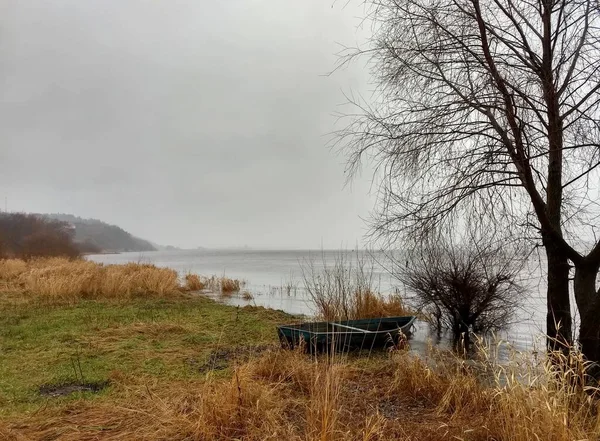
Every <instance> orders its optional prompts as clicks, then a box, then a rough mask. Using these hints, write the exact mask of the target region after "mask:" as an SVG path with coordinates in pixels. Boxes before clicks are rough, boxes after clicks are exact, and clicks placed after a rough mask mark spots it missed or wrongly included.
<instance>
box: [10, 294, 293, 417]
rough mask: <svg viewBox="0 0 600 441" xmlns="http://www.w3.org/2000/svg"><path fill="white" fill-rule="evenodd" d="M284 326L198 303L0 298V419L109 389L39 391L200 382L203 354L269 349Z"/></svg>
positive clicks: (267, 314)
mask: <svg viewBox="0 0 600 441" xmlns="http://www.w3.org/2000/svg"><path fill="white" fill-rule="evenodd" d="M291 319H292V317H291V316H289V315H287V314H284V313H282V312H277V311H272V310H265V309H263V308H252V307H247V308H235V307H230V306H225V305H221V304H218V303H215V302H213V301H211V300H208V299H206V298H202V297H186V298H181V299H175V300H164V299H136V300H129V301H126V302H106V301H81V302H79V303H76V304H73V305H53V306H52V305H51V306H49V305H42V304H37V305H36V304H19V305H17V304H14V303H12V302H7V301H2V300H1V299H0V417H2V416H10V415H13V414H17V413H24V412H30V411H34V410H36V409H38V408H40V407H41V406H44V405H54V404H61V403H64V402H68V401H70V400H73V399H79V398H82V397H84V398H90V399H98V398H101V397H102V396H110V394H111V392H112V389H113V388H111V387H109V388H108V389H106V390H105V391H104V392H102V393H101V394H90V393H77V394H73V395H70V396H68V397H62V398H48V397H44V396H41V395H40V394H39V392H38V389H39V387H40V386H42V385H44V384H60V383H65V382H72V381H76V380H78V379H79V380H80V379H81V377H83V380H84V381H86V382H90V381H103V380H107V379H108V380H110V379H113V378H120V377H121V376H127V377H128V378H129V379H130V381H135V380H136V379H138V380H143V381H147V380H151V379H152V377H155V378H156V380H157V381H158V380H160V381H169V380H180V379H194V378H198V379H201V378H204V377H205V376H206V370H203V369H201V366H203V365H204V364H206V363H207V360H208V359H209V354H210V353H211V351H214V350H218V349H223V348H232V347H236V346H245V345H257V344H270V343H272V344H276V343H277V337H276V332H275V325H276V324H278V323H283V322H286V321H290V320H291Z"/></svg>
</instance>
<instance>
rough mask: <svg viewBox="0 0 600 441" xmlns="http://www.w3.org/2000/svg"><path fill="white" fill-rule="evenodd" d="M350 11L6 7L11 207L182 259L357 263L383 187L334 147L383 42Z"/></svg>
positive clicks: (1, 47)
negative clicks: (225, 253) (105, 230)
mask: <svg viewBox="0 0 600 441" xmlns="http://www.w3.org/2000/svg"><path fill="white" fill-rule="evenodd" d="M360 3H361V2H356V3H352V2H351V3H347V2H338V1H336V0H326V1H322V0H303V1H291V0H231V1H227V2H211V1H206V0H200V1H199V0H174V1H168V2H167V1H144V0H130V1H126V2H123V1H118V0H86V1H81V0H57V1H51V2H42V1H37V0H18V1H17V0H5V1H3V2H1V4H0V143H1V144H2V149H1V150H0V201H1V202H2V203H1V204H0V206H1V207H2V208H3V206H4V201H5V197H6V198H7V205H8V209H9V210H10V211H29V212H38V213H39V212H63V213H65V212H66V213H72V214H75V215H79V216H82V217H95V218H99V219H101V220H104V221H107V222H109V223H114V224H117V225H119V226H121V227H123V228H125V229H126V230H128V231H130V232H132V233H133V234H135V235H138V236H141V237H143V238H146V239H149V240H152V241H154V242H157V243H160V244H165V245H166V244H170V245H176V246H180V247H196V246H208V247H224V246H244V245H248V246H254V247H269V248H318V247H320V246H325V247H330V248H333V247H339V246H349V247H351V246H354V245H355V244H356V243H358V242H360V241H361V239H362V237H363V234H364V232H365V227H364V222H363V221H362V220H361V218H360V217H361V216H362V217H366V216H368V213H369V210H370V209H371V208H372V206H373V198H372V197H371V196H369V184H370V182H369V176H368V175H369V173H365V176H364V177H363V178H359V179H358V180H357V181H356V182H355V183H354V185H353V187H352V188H344V182H345V177H344V164H343V163H344V159H343V158H341V157H340V156H337V155H335V154H334V153H333V152H331V151H330V150H329V149H328V148H327V145H328V142H329V141H328V139H329V136H328V135H329V134H330V133H331V132H332V131H333V130H335V128H336V126H335V121H336V119H335V117H334V116H333V115H334V113H336V112H338V111H340V110H341V109H342V107H340V106H341V105H342V104H343V103H345V102H346V98H345V97H344V94H345V93H356V94H365V93H366V94H368V92H369V86H368V80H367V78H368V72H367V69H366V68H365V66H363V65H355V66H351V67H350V68H348V69H344V70H341V71H339V72H337V73H336V74H335V75H333V76H326V74H327V73H329V72H330V71H332V70H333V69H334V67H335V64H336V60H337V58H336V55H335V54H336V53H338V52H339V51H340V49H341V45H347V46H353V45H356V44H357V43H358V44H360V43H361V42H362V41H364V39H365V35H367V33H368V30H364V29H362V28H360V26H359V25H360V22H361V16H363V15H364V14H363V12H364V11H363V9H362V6H361V4H360Z"/></svg>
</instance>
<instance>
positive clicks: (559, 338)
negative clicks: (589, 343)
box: [544, 240, 573, 352]
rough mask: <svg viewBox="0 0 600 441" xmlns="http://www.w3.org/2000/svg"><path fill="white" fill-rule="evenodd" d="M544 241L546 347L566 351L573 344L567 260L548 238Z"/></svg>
mask: <svg viewBox="0 0 600 441" xmlns="http://www.w3.org/2000/svg"><path fill="white" fill-rule="evenodd" d="M544 242H545V243H544V245H545V248H546V256H547V258H548V291H547V303H548V312H547V315H546V333H547V336H548V337H547V344H548V349H550V350H561V351H563V352H566V351H568V350H569V348H570V347H571V345H572V344H573V332H572V321H571V304H570V299H569V268H570V267H569V260H568V259H567V257H566V256H565V255H564V253H562V252H560V250H558V249H557V247H556V246H554V245H553V244H552V243H551V241H550V240H545V241H544Z"/></svg>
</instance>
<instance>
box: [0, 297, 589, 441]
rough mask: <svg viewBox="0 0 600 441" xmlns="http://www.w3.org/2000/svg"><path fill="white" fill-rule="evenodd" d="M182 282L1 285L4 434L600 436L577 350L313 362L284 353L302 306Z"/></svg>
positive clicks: (207, 439)
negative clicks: (554, 361)
mask: <svg viewBox="0 0 600 441" xmlns="http://www.w3.org/2000/svg"><path fill="white" fill-rule="evenodd" d="M183 291H184V289H181V287H180V288H178V289H177V290H175V291H173V293H171V294H165V293H163V294H161V293H157V292H155V293H150V292H149V293H147V294H146V295H144V294H143V293H141V292H140V293H137V294H136V295H124V296H107V297H102V296H101V295H96V296H95V297H94V298H87V297H86V296H69V297H62V296H53V297H51V298H52V299H53V301H48V297H45V296H42V295H39V294H35V293H34V292H33V291H28V290H25V289H24V288H22V291H19V292H16V293H15V292H13V293H10V292H8V291H4V292H1V293H0V439H3V440H4V439H7V440H66V441H70V440H73V441H74V440H100V439H101V440H130V439H136V440H201V441H212V440H215V441H216V440H231V441H233V440H265V439H266V440H298V441H300V440H302V441H316V440H319V441H336V440H339V441H342V440H344V441H347V440H357V441H359V440H360V441H367V440H372V441H373V440H390V439H395V440H415V441H416V440H424V441H428V440H431V441H433V440H457V439H459V440H472V441H479V440H481V441H483V440H498V441H500V440H502V441H511V440H512V441H525V440H542V439H543V440H552V441H563V440H564V441H566V440H584V439H587V440H595V439H599V437H600V420H599V419H598V412H597V411H598V407H597V401H596V400H595V397H594V393H595V390H593V389H587V390H586V389H584V387H583V386H582V384H581V382H580V381H579V380H580V375H581V372H582V369H581V364H580V363H579V361H578V360H577V359H573V360H571V361H570V363H565V364H564V365H563V368H562V369H559V370H556V369H555V368H551V367H549V366H547V367H546V370H541V371H538V370H536V369H535V368H534V367H529V368H523V366H521V365H518V364H516V363H515V364H513V365H511V366H508V367H503V368H499V367H497V366H494V365H493V363H485V362H484V363H472V362H465V361H461V360H459V359H457V358H455V357H452V356H449V355H448V354H444V353H432V354H431V355H430V356H429V357H426V358H423V357H417V356H415V355H414V354H412V353H411V352H409V351H405V350H395V351H391V352H380V353H372V354H371V355H370V356H367V357H358V356H356V355H354V354H349V355H344V356H341V355H336V356H333V357H331V356H320V357H316V358H315V357H312V356H309V355H305V354H303V353H300V352H295V351H285V350H281V349H279V347H278V342H277V338H276V333H275V325H276V324H278V323H283V322H289V321H293V320H294V318H293V317H290V316H288V315H286V314H284V313H281V312H276V311H271V310H266V309H263V308H256V307H246V308H235V307H230V306H225V305H221V304H218V303H215V302H213V301H210V300H208V299H205V298H203V297H201V296H198V295H196V294H193V295H192V294H186V293H185V292H183ZM23 299H27V301H24V300H23ZM527 374H531V376H530V377H528V378H526V377H527ZM73 385H96V386H97V389H98V390H91V391H90V390H88V391H85V390H84V391H77V392H74V393H69V392H72V390H71V389H68V386H73Z"/></svg>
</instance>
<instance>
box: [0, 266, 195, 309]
mask: <svg viewBox="0 0 600 441" xmlns="http://www.w3.org/2000/svg"><path fill="white" fill-rule="evenodd" d="M0 281H1V282H2V284H1V285H0V292H3V293H22V294H27V295H29V296H37V297H40V298H46V299H53V300H75V299H79V298H86V299H97V298H125V299H126V298H131V297H135V296H140V295H152V296H173V295H177V294H180V293H181V292H182V291H183V290H184V289H185V286H181V284H180V282H179V277H178V274H177V272H176V271H174V270H171V269H167V268H159V267H156V266H154V265H149V264H135V263H128V264H125V265H102V264H99V263H95V262H91V261H86V260H69V259H64V258H49V259H36V260H31V261H28V262H24V261H22V260H2V261H0Z"/></svg>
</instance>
